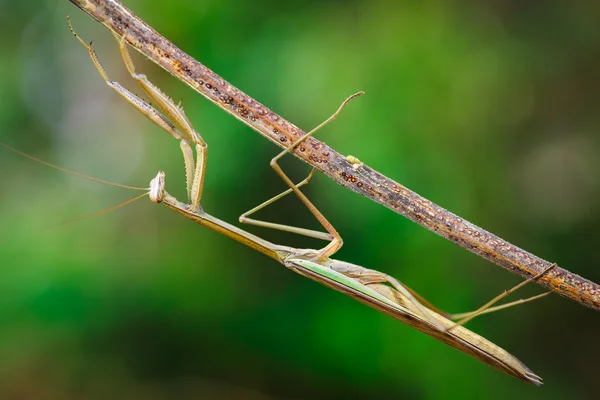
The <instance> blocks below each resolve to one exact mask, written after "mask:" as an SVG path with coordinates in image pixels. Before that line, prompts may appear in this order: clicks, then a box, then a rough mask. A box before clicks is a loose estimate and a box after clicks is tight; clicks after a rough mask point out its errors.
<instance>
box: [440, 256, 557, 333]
mask: <svg viewBox="0 0 600 400" xmlns="http://www.w3.org/2000/svg"><path fill="white" fill-rule="evenodd" d="M555 267H556V264H552V265H550V266H549V267H548V268H546V269H544V270H543V271H542V272H540V273H539V274H537V275H535V276H532V277H531V278H529V279H526V280H524V281H523V282H521V283H519V284H518V285H516V286H514V287H513V288H511V289H509V290H506V291H504V292H502V293H500V294H499V295H498V296H496V297H494V298H493V299H492V300H490V301H488V302H487V303H485V304H484V305H483V306H481V307H479V308H478V309H477V310H475V311H471V312H468V313H460V314H452V315H450V316H449V317H450V319H459V321H458V322H456V324H455V325H453V327H454V326H457V325H464V324H466V323H467V322H469V321H471V320H472V319H473V318H475V317H478V316H479V315H483V314H489V313H491V312H494V311H499V310H503V309H505V308H509V307H512V306H516V305H519V304H525V303H528V302H530V301H533V300H537V299H539V298H541V297H544V296H547V295H549V294H550V293H552V292H545V293H541V294H538V295H536V296H532V297H529V298H527V299H520V300H516V301H512V302H510V303H506V304H502V305H500V306H496V307H492V306H493V305H494V304H496V303H497V302H498V301H500V300H502V299H503V298H505V297H506V296H508V295H510V294H511V293H513V292H515V291H517V290H518V289H520V288H522V287H523V286H525V285H527V284H528V283H530V282H533V281H535V280H537V279H539V278H541V277H542V276H544V275H545V274H547V273H548V272H549V271H550V270H552V269H553V268H555ZM453 327H451V328H450V329H452V328H453Z"/></svg>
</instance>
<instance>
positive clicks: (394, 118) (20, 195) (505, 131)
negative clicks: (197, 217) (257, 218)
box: [0, 0, 600, 399]
mask: <svg viewBox="0 0 600 400" xmlns="http://www.w3.org/2000/svg"><path fill="white" fill-rule="evenodd" d="M125 4H126V5H127V6H128V7H130V8H131V9H132V10H133V11H134V12H136V13H137V14H138V15H140V16H141V17H142V18H144V19H145V20H146V21H147V22H148V23H149V24H151V25H152V26H154V27H155V28H156V29H158V30H159V31H160V32H161V33H163V34H164V35H166V36H167V37H168V38H170V39H171V40H172V41H173V42H175V43H176V44H177V45H179V46H180V47H181V48H182V49H184V50H185V51H186V52H188V53H189V54H191V55H193V56H194V57H196V58H197V59H199V60H200V61H201V62H203V63H204V64H206V65H207V66H209V67H210V68H211V69H213V70H214V71H216V72H217V73H219V74H220V75H222V76H223V77H224V78H226V79H227V80H229V81H230V82H231V83H232V84H234V85H236V86H237V87H239V88H240V89H242V90H243V91H245V92H246V93H248V94H250V95H251V96H253V97H254V98H256V99H257V100H259V101H260V102H262V103H263V104H265V105H267V106H268V107H270V108H271V109H273V110H274V111H276V112H278V113H280V114H281V115H282V116H284V117H286V118H287V119H289V120H290V121H292V122H294V123H295V124H296V125H298V126H300V127H303V128H305V129H310V128H312V127H314V126H316V125H317V124H319V123H320V122H321V121H323V120H324V119H325V118H327V117H328V116H329V115H330V114H331V113H332V112H333V111H335V109H336V108H337V107H338V105H339V104H340V103H341V101H342V100H343V99H344V98H345V97H346V96H348V95H350V94H351V93H354V92H356V91H358V90H364V91H365V92H366V93H367V95H366V96H363V97H361V98H360V99H358V100H355V101H354V102H352V103H351V104H350V105H349V106H348V107H347V108H346V109H345V110H344V112H343V114H342V115H341V116H340V117H339V118H338V119H337V120H336V121H335V122H334V123H332V124H331V125H329V126H328V127H327V128H325V129H323V130H322V131H321V132H319V134H318V137H319V139H321V140H323V141H325V142H327V144H329V145H331V146H332V147H333V148H335V149H337V150H338V151H340V152H341V153H342V154H352V155H354V156H357V157H358V158H360V159H361V160H362V161H363V162H365V163H366V164H368V165H370V166H372V167H374V168H376V169H378V170H379V171H381V172H383V173H384V174H386V175H388V176H390V177H391V178H394V179H395V180H397V181H399V182H401V183H403V184H404V185H406V186H407V187H409V188H411V189H412V190H415V191H416V192H417V193H419V194H421V195H423V196H425V197H426V198H428V199H430V200H433V201H434V202H436V203H438V204H440V205H441V206H443V207H445V208H447V209H449V210H450V211H452V212H454V213H456V214H458V215H460V216H462V217H464V218H466V219H468V220H470V221H471V222H473V223H475V224H477V225H480V226H482V227H484V228H486V229H488V230H490V231H491V232H493V233H495V234H497V235H499V236H501V237H503V238H505V239H507V240H509V241H510V242H512V243H514V244H516V245H518V246H520V247H523V248H525V249H527V250H529V251H531V252H533V253H534V254H536V255H538V256H540V257H542V258H545V259H547V260H551V261H555V262H557V263H558V264H559V265H561V266H563V267H564V268H566V269H568V270H570V271H572V272H575V273H578V274H580V275H582V276H584V277H587V278H588V279H591V280H594V281H596V282H598V281H600V270H599V269H598V257H597V247H598V244H599V243H600V234H599V229H600V201H599V200H600V178H599V177H598V172H600V161H599V154H600V148H599V146H600V143H599V142H600V135H599V134H598V130H599V128H600V68H599V62H600V46H599V44H600V28H599V25H598V20H599V18H600V6H599V3H597V2H571V3H565V2H561V1H545V2H520V1H517V0H512V1H511V0H505V1H478V2H475V1H471V2H460V1H454V2H452V1H424V2H393V1H385V0H377V1H288V2H279V1H274V0H271V1H268V0H259V1H255V2H241V1H240V2H219V1H216V0H203V1H197V0H177V1H171V2H165V1H158V0H152V1H149V0H145V1H142V0H128V1H126V2H125ZM67 14H70V15H71V16H72V19H73V23H74V25H75V27H76V29H77V30H78V31H79V33H80V34H81V36H82V37H83V38H84V39H85V40H86V41H91V40H94V47H95V49H96V51H97V52H98V54H99V56H100V58H101V60H102V62H103V63H104V66H105V68H106V70H107V71H108V74H109V75H110V76H111V78H112V79H114V80H118V81H120V82H122V83H123V84H125V85H126V86H128V87H130V88H132V89H135V90H134V91H135V92H138V93H140V92H141V90H139V89H138V88H137V87H135V85H133V82H132V80H131V79H130V77H129V76H128V75H127V73H126V70H125V67H124V66H123V64H122V63H121V60H120V58H119V53H118V47H117V45H116V43H115V42H114V40H113V39H112V37H111V36H110V34H109V33H108V32H107V31H106V30H105V29H103V28H102V27H101V26H100V25H99V24H97V23H95V22H93V21H92V20H91V19H90V18H88V17H87V16H85V15H84V14H83V13H82V12H80V11H79V10H78V9H76V8H75V7H73V6H72V5H71V4H70V3H68V2H67V1H64V0H63V1H55V0H54V1H50V0H44V1H42V0H38V1H37V2H30V1H22V2H11V1H8V0H0V33H1V35H0V51H1V53H0V141H2V142H6V143H8V144H10V145H12V146H14V147H16V148H18V149H20V150H23V151H25V152H27V153H30V154H32V155H35V156H38V157H41V158H43V159H45V160H47V161H50V162H53V163H55V164H58V165H61V166H63V167H66V168H69V169H72V170H74V171H77V172H80V173H85V174H89V175H92V176H94V177H98V178H101V179H106V180H111V181H116V182H120V183H124V184H130V185H135V186H146V185H147V182H149V180H150V179H151V178H152V177H153V176H154V175H155V174H156V172H157V170H158V169H163V170H165V171H166V173H167V188H168V189H169V191H170V192H171V193H172V194H173V195H175V196H177V197H179V198H180V199H184V198H185V189H184V175H183V163H182V160H181V154H180V151H179V148H178V147H179V146H178V144H177V143H176V142H175V141H174V140H173V139H172V138H170V137H169V136H168V135H167V134H165V133H163V132H162V131H160V130H159V129H158V128H157V127H155V126H154V125H153V124H151V123H150V122H149V121H147V120H146V119H145V118H143V117H142V116H141V115H140V114H139V113H138V112H136V111H135V110H134V109H133V108H131V107H129V106H127V105H126V104H125V103H124V101H123V100H122V99H121V98H120V97H119V96H118V95H117V94H116V93H114V92H113V91H111V90H110V89H109V88H108V87H107V86H106V85H105V84H104V82H103V81H102V79H101V78H100V77H99V76H98V74H97V73H96V71H95V69H94V67H93V65H92V63H91V62H90V60H89V58H88V56H87V53H86V51H85V49H84V48H83V47H82V46H81V45H80V44H79V43H78V42H77V41H76V40H75V39H74V38H73V37H72V36H71V35H70V33H69V31H68V29H67V25H66V22H65V15H67ZM135 56H136V57H135V60H136V62H137V67H138V70H139V71H140V72H144V73H146V74H147V75H148V76H149V78H150V79H151V80H152V81H153V82H154V83H156V84H157V85H158V86H160V87H161V88H162V89H164V91H165V92H167V93H168V94H169V95H170V96H171V97H173V98H174V99H175V100H176V101H178V100H180V99H182V100H183V104H184V105H185V109H186V111H187V113H188V115H189V116H190V119H191V120H192V122H193V123H194V124H195V126H196V128H197V129H198V130H199V131H200V132H201V134H202V135H203V136H204V137H205V139H206V140H207V142H208V143H209V148H210V157H209V161H208V173H207V177H206V187H205V195H204V198H203V206H204V208H205V210H207V211H208V212H210V213H212V214H214V215H215V216H218V217H220V218H222V219H224V220H226V221H231V222H236V221H237V218H238V216H239V215H240V214H241V213H242V212H244V211H246V210H247V209H249V208H251V207H253V206H255V205H256V204H258V203H260V202H261V201H263V200H264V199H266V198H268V197H270V196H272V195H274V194H276V193H278V192H279V191H281V190H283V189H284V184H283V183H282V182H281V181H280V180H279V179H278V178H277V177H276V175H275V174H274V173H273V171H272V170H271V169H270V168H269V166H268V161H269V160H270V158H271V157H273V156H274V155H275V154H276V153H277V151H278V149H277V148H276V147H275V146H273V145H272V144H271V143H269V142H268V141H266V140H264V139H263V138H262V137H260V135H258V134H256V133H255V132H253V131H251V129H250V128H248V127H246V126H245V125H243V124H242V123H240V122H238V121H237V120H235V119H234V118H231V117H230V116H228V115H227V114H226V113H224V112H223V111H221V110H220V109H218V108H217V107H215V106H214V105H212V104H210V103H209V102H208V101H206V100H205V99H203V98H202V97H201V96H200V95H198V94H196V93H195V92H193V91H192V90H190V89H189V88H187V87H186V86H184V85H183V84H181V83H180V82H179V81H177V80H175V79H174V78H172V77H171V76H169V75H168V74H167V73H165V72H164V71H162V70H160V69H159V68H158V67H156V66H155V65H153V64H152V63H150V62H148V61H146V60H144V59H143V58H142V57H141V56H139V55H138V54H136V55H135ZM284 168H286V171H288V172H289V174H290V175H291V176H293V177H294V179H301V178H302V177H303V176H304V175H305V174H306V173H307V172H308V170H309V168H308V167H307V166H306V165H305V164H303V163H301V162H299V161H298V160H296V159H293V158H290V159H289V160H286V162H284ZM0 171H2V172H1V175H0V176H1V178H0V183H1V185H2V192H1V194H0V225H1V226H2V229H1V230H0V263H1V264H2V268H0V398H2V399H107V398H111V399H173V398H207V399H209V398H223V399H228V398H238V399H314V398H327V399H342V398H364V399H383V398H415V399H437V398H453V397H455V398H474V397H483V396H485V397H487V398H498V399H500V398H502V399H505V398H510V397H512V398H544V399H553V398H556V399H558V398H566V397H568V398H597V396H598V394H597V390H598V389H599V388H600V384H599V382H598V374H599V373H600V371H599V367H598V359H600V345H599V341H598V333H599V332H600V330H599V329H600V319H599V315H598V313H597V312H594V311H591V310H589V309H586V308H584V307H582V306H579V305H577V304H576V303H574V302H572V301H568V300H565V299H561V298H559V297H557V296H550V297H547V298H544V299H543V300H540V301H538V302H536V303H532V304H528V305H525V306H522V307H518V308H514V309H511V310H507V311H505V312H501V313H497V314H494V315H490V316H486V317H482V318H480V319H478V320H475V321H473V323H471V324H470V325H469V327H470V329H472V330H474V331H475V332H477V333H479V334H481V335H483V336H485V337H487V338H489V339H490V340H492V341H494V342H495V343H497V344H498V345H500V346H501V347H503V348H505V349H507V350H508V351H510V352H511V353H513V354H515V355H516V356H517V357H519V358H520V359H521V360H522V361H524V362H525V363H526V364H527V365H528V366H529V367H530V368H531V369H532V370H533V371H534V372H536V373H537V374H539V375H541V376H542V377H543V378H544V381H545V384H544V386H542V387H541V388H536V387H533V386H530V385H527V384H525V383H522V382H520V381H517V380H516V379H513V378H511V377H508V376H505V375H503V374H502V373H500V372H497V371H496V370H494V369H492V368H490V367H488V366H486V365H484V364H482V363H480V362H478V361H476V360H474V359H472V358H470V357H468V356H467V355H465V354H463V353H461V352H458V351H456V350H454V349H452V348H449V347H447V346H445V345H443V344H441V343H438V342H436V341H435V340H433V339H431V338H429V337H427V336H425V335H423V334H421V333H419V332H416V331H414V330H412V329H410V328H409V327H407V326H404V325H402V324H400V323H399V322H397V321H395V320H393V319H391V318H389V317H387V316H385V315H382V314H379V313H377V312H375V311H373V310H371V309H369V308H367V307H365V306H363V305H361V304H359V303H357V302H355V301H353V300H352V299H350V298H346V297H345V296H342V295H340V294H338V293H336V292H333V291H332V290H329V289H327V288H325V287H321V286H320V285H318V284H316V283H314V282H311V281H309V280H307V279H304V278H302V277H300V276H298V275H296V274H293V273H292V272H290V271H287V270H285V269H284V268H283V267H282V266H280V265H278V264H276V263H275V262H273V261H272V260H270V259H268V258H266V257H264V256H262V255H260V254H258V253H255V252H253V251H252V250H250V249H248V248H246V247H244V246H243V245H240V244H238V243H235V242H233V241H231V240H228V239H227V238H224V237H221V236H219V235H218V234H216V233H214V232H211V231H209V230H207V229H204V228H201V227H200V226H198V225H195V224H193V223H191V222H190V221H188V220H186V219H185V218H182V217H180V216H178V215H176V214H175V213H173V212H170V211H169V210H167V209H166V208H164V207H157V206H154V205H152V204H151V203H150V202H149V201H147V200H145V199H144V200H140V201H138V202H137V203H135V204H133V205H129V206H127V207H125V208H122V209H119V210H117V211H114V212H110V213H108V214H104V215H101V216H97V217H94V218H90V219H84V220H81V221H76V222H70V223H66V224H65V221H69V220H72V219H74V218H78V217H80V216H82V215H85V214H87V213H91V212H95V211H98V210H101V209H103V208H107V207H109V206H112V205H114V204H117V203H119V202H121V201H124V200H126V199H128V198H131V197H133V196H134V195H136V193H134V192H129V191H126V190H123V189H117V188H112V187H106V186H103V185H99V184H96V183H93V182H88V181H85V180H82V179H78V178H75V177H73V176H70V175H66V174H63V173H60V172H58V171H56V170H53V169H50V168H47V167H44V166H42V165H39V164H36V163H32V162H31V161H29V160H27V159H25V158H23V157H20V156H18V155H16V154H13V153H11V152H8V151H7V150H5V149H0ZM306 191H307V193H308V195H309V196H310V197H311V198H312V199H313V200H314V201H315V203H316V204H317V206H318V207H320V209H321V210H322V211H323V212H324V214H325V215H327V216H328V218H329V219H330V220H331V221H332V223H333V224H334V225H335V226H336V227H337V229H338V230H339V232H340V233H341V234H342V236H343V237H344V239H345V247H344V248H343V249H342V250H341V251H340V252H339V253H338V255H337V256H336V258H340V259H344V260H347V261H351V262H354V263H357V264H361V265H364V266H367V267H371V268H375V269H378V270H382V271H385V272H387V273H389V274H391V275H393V276H396V277H398V278H399V279H401V280H402V281H404V282H406V283H407V284H408V285H410V286H411V287H413V288H414V289H416V290H417V291H419V292H420V293H421V294H423V295H424V296H425V297H427V298H428V299H430V300H431V301H432V302H433V303H434V304H436V305H438V306H440V307H441V308H443V309H446V310H449V311H451V312H459V311H468V310H471V309H474V308H476V307H478V306H479V305H481V304H483V303H484V302H485V301H487V300H489V299H490V298H491V297H493V296H494V295H496V294H497V293H499V292H501V291H502V290H504V289H507V288H509V287H512V286H513V285H515V284H516V283H518V282H519V281H520V280H519V279H518V278H517V277H515V276H512V275H510V274H508V273H507V272H506V271H504V270H502V269H500V268H498V267H496V266H494V265H492V264H491V263H489V262H487V261H485V260H483V259H480V258H478V257H476V256H474V255H472V254H471V253H469V252H467V251H465V250H463V249H462V248H459V247H457V246H455V245H453V244H451V243H449V242H447V241H446V240H444V239H442V238H440V237H438V236H436V235H434V234H432V233H430V232H429V231H427V230H425V229H423V228H421V227H419V226H418V225H416V224H413V223H412V222H410V221H408V220H406V219H405V218H403V217H401V216H400V215H397V214H395V213H393V212H391V211H389V210H387V209H385V208H383V207H381V206H380V205H377V204H375V203H373V202H371V201H369V200H367V199H366V198H363V197H360V196H358V195H356V194H353V193H351V192H349V191H347V190H344V189H342V188H341V187H339V186H337V185H335V184H334V183H333V182H331V181H329V180H328V179H326V178H325V177H323V176H322V175H317V176H316V177H315V178H314V179H313V181H312V182H311V184H310V185H309V186H308V187H307V189H306ZM261 217H262V218H264V219H267V220H272V221H276V222H282V223H288V224H292V225H299V226H303V227H308V228H311V227H312V228H317V227H318V225H317V223H316V222H315V221H313V219H312V218H311V217H310V215H309V214H308V212H307V211H306V210H305V209H303V207H302V206H301V205H300V203H299V201H298V200H297V199H294V198H292V197H291V196H290V198H289V199H286V200H285V201H281V203H280V204H277V205H274V206H272V207H271V208H270V209H268V210H265V211H264V212H263V213H262V214H261ZM250 230H251V231H253V232H255V233H257V234H259V235H261V236H264V237H266V238H268V239H270V240H273V241H275V242H277V243H282V244H289V245H293V246H297V247H304V246H310V247H315V246H320V245H322V243H319V242H318V241H314V240H310V239H304V238H299V237H295V236H293V235H288V234H282V233H278V232H269V231H265V230H261V229H254V228H250ZM539 291H540V288H539V287H537V286H533V285H532V287H528V288H525V289H523V290H522V292H521V293H519V295H518V296H517V297H525V296H527V295H528V294H533V293H538V292H539Z"/></svg>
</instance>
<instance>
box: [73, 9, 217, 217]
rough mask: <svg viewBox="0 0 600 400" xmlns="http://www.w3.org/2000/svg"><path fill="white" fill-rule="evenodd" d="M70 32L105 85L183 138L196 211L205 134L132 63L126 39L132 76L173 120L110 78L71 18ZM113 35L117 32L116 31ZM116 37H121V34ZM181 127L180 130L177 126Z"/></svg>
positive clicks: (123, 51)
mask: <svg viewBox="0 0 600 400" xmlns="http://www.w3.org/2000/svg"><path fill="white" fill-rule="evenodd" d="M67 21H68V23H69V28H70V29H71V33H73V35H74V36H75V37H76V38H77V39H78V40H79V42H81V44H82V45H83V46H84V47H85V48H86V49H87V50H88V53H89V55H90V58H91V59H92V62H93V63H94V66H95V67H96V69H97V70H98V72H99V73H100V75H101V76H102V78H103V79H104V80H105V81H106V84H107V85H108V86H110V87H111V88H112V89H114V90H115V91H116V92H117V93H118V94H119V95H121V97H123V98H124V99H125V100H127V101H128V102H129V103H130V104H131V105H133V106H134V107H135V108H136V109H137V110H138V111H139V112H141V113H142V114H143V115H145V116H146V117H147V118H148V119H150V120H151V121H152V122H154V123H155V124H156V125H158V126H159V127H160V128H162V129H163V130H165V131H166V132H167V133H169V134H170V135H171V136H173V137H174V138H175V139H177V140H179V141H180V147H181V151H182V153H183V159H184V162H185V170H186V184H187V193H188V198H189V200H190V204H191V205H192V208H193V209H194V210H197V209H198V208H199V204H200V198H201V197H202V189H203V186H204V185H203V183H204V173H205V170H206V156H207V151H208V147H207V145H206V142H205V141H204V140H203V139H202V137H201V136H200V135H199V134H198V133H197V132H196V131H195V130H194V128H193V127H192V125H191V123H190V121H189V120H188V118H187V117H186V115H185V113H184V111H183V109H181V108H180V107H179V106H177V105H176V104H175V103H174V102H173V101H172V100H171V99H170V98H169V97H167V96H166V95H165V94H163V93H162V92H161V91H160V90H159V89H158V88H157V87H156V86H154V85H152V83H150V81H148V79H146V77H145V76H144V75H139V74H136V73H135V69H134V66H133V62H132V60H131V57H130V56H129V52H128V51H127V48H126V44H125V42H124V41H123V40H119V45H120V49H121V55H122V57H123V60H124V62H125V65H126V66H127V70H128V71H129V72H130V74H131V75H132V76H133V78H134V79H135V80H136V81H137V82H138V83H139V84H140V86H141V87H142V88H143V89H144V91H145V92H146V93H147V94H148V95H149V96H150V97H151V98H152V100H153V101H154V102H155V104H156V105H157V106H158V108H159V109H160V110H162V111H163V112H164V113H165V114H166V115H167V116H168V117H169V118H170V119H171V121H173V122H171V121H170V120H169V119H167V117H165V115H163V114H162V113H160V112H159V111H158V110H157V109H155V108H154V107H152V106H151V105H150V104H148V103H147V102H145V101H144V100H142V99H141V98H139V97H138V96H136V95H135V94H133V93H131V92H130V91H129V90H127V89H125V88H124V87H123V86H122V85H121V84H120V83H118V82H115V81H112V80H110V79H109V77H108V74H107V73H106V71H105V70H104V67H103V66H102V64H101V63H100V60H99V59H98V55H97V54H96V52H95V51H94V50H93V49H92V46H91V44H89V45H88V44H87V43H86V42H84V41H83V39H81V37H80V36H79V35H78V34H77V33H76V32H75V30H74V29H73V26H72V25H71V21H70V20H69V19H68V18H67ZM113 34H114V33H113ZM115 37H116V38H117V39H118V36H116V34H115ZM176 126H177V127H179V128H180V129H181V130H179V129H177V127H176ZM190 142H192V143H194V145H195V147H196V154H197V160H196V161H194V153H193V150H192V145H191V143H190Z"/></svg>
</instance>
